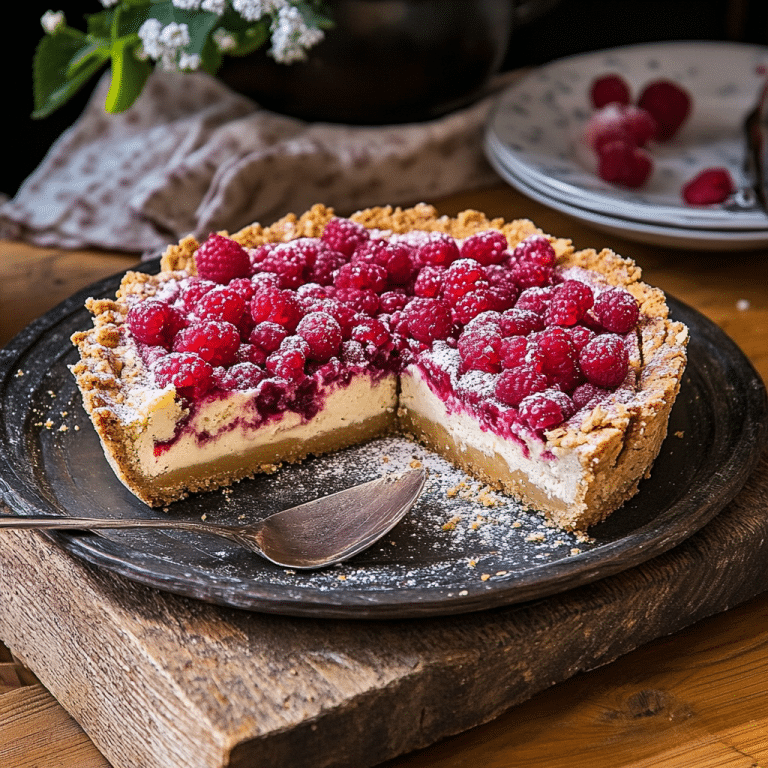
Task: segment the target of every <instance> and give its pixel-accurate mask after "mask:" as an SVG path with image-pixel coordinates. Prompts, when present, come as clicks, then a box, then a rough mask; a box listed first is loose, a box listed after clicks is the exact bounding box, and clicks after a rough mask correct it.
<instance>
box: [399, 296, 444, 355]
mask: <svg viewBox="0 0 768 768" xmlns="http://www.w3.org/2000/svg"><path fill="white" fill-rule="evenodd" d="M404 311H405V320H406V323H407V324H408V330H409V331H410V334H411V336H413V338H415V339H418V340H419V341H421V342H423V343H424V344H431V343H432V342H433V341H435V340H436V339H445V338H448V336H450V334H451V331H452V329H453V320H452V319H451V309H450V307H449V306H448V304H447V303H446V302H445V301H443V300H441V299H422V298H416V299H413V301H411V303H410V304H408V306H407V307H406V308H405V310H404Z"/></svg>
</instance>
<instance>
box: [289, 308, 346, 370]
mask: <svg viewBox="0 0 768 768" xmlns="http://www.w3.org/2000/svg"><path fill="white" fill-rule="evenodd" d="M296 333H297V334H298V335H299V336H301V337H302V338H303V339H304V340H305V341H306V342H307V344H309V359H310V360H316V361H317V362H321V363H325V362H327V361H328V360H330V359H331V358H332V357H334V355H337V354H338V353H339V347H340V346H341V342H342V333H341V326H340V325H339V323H338V321H337V320H336V319H334V317H333V316H332V315H329V314H328V313H327V312H310V313H309V314H308V315H304V317H303V318H302V319H301V321H300V322H299V324H298V325H297V326H296Z"/></svg>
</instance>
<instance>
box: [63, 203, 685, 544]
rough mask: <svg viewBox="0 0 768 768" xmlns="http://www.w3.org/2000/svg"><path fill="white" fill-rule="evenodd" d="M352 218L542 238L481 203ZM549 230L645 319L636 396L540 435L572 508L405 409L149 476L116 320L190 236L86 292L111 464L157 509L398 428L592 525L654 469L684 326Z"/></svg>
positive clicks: (88, 339)
mask: <svg viewBox="0 0 768 768" xmlns="http://www.w3.org/2000/svg"><path fill="white" fill-rule="evenodd" d="M333 216H334V212H333V210H332V209H331V208H328V207H325V206H322V205H315V206H313V207H312V208H311V209H310V210H309V211H307V212H306V213H304V214H302V215H300V216H296V215H293V214H290V215H288V216H285V217H283V218H282V219H280V220H279V221H277V222H275V223H274V224H272V225H271V226H268V227H263V226H261V225H259V224H253V225H250V226H248V227H245V228H244V229H242V230H240V231H238V232H235V233H234V234H232V235H229V233H228V232H221V233H220V234H224V235H228V236H230V237H232V239H234V240H235V241H237V242H239V243H240V244H241V245H243V246H245V247H249V248H251V247H256V246H258V245H261V244H263V243H267V242H284V241H289V240H293V239H296V238H299V237H317V236H319V235H320V234H322V232H323V230H324V228H325V225H326V224H327V223H328V221H329V220H330V219H331V218H332V217H333ZM350 218H351V219H352V220H354V221H356V222H359V223H361V224H363V225H364V226H366V227H368V228H369V229H373V230H381V231H386V232H391V233H406V232H409V231H412V230H425V231H440V232H445V233H448V234H450V235H452V236H453V237H455V238H457V239H459V238H465V237H468V236H469V235H472V234H474V233H477V232H480V231H483V230H486V229H497V230H499V231H501V232H503V233H504V234H505V236H506V237H507V240H508V242H509V244H510V247H514V246H515V245H516V244H517V243H518V242H520V241H521V240H523V239H524V238H525V237H528V236H529V235H532V234H544V233H542V232H541V230H539V229H538V228H537V227H536V226H535V225H534V224H533V223H532V222H531V221H529V220H527V219H518V220H514V221H510V222H505V221H504V220H502V219H488V218H487V217H486V216H485V214H483V213H481V212H479V211H474V210H468V211H464V212H462V213H460V214H459V215H458V216H456V217H447V216H439V215H438V214H437V211H436V210H435V208H433V207H432V206H429V205H425V204H420V205H417V206H415V207H413V208H407V209H400V208H392V207H377V208H370V209H367V210H363V211H359V212H358V213H355V214H353V215H352V216H350ZM547 237H549V239H550V241H551V242H552V245H553V247H554V249H555V252H556V253H557V256H558V267H562V268H565V269H568V268H574V269H584V270H589V271H590V272H592V273H593V274H595V275H598V276H599V279H600V280H601V281H603V282H605V283H607V284H609V285H615V286H620V287H623V288H625V289H626V290H628V291H629V292H630V293H632V295H633V296H634V297H635V298H636V299H637V301H638V303H639V305H640V312H641V318H642V322H641V324H640V325H639V328H638V346H637V354H636V355H635V356H634V358H633V360H632V361H631V366H632V368H633V370H634V380H635V391H634V393H633V396H632V397H631V398H629V399H628V401H627V402H608V403H607V404H604V405H599V406H597V407H595V408H594V409H592V410H591V411H589V412H587V413H586V415H584V413H580V414H579V416H578V419H577V420H575V421H574V419H571V420H569V421H568V422H566V423H565V424H563V425H561V426H560V427H558V428H556V429H553V430H550V431H549V432H547V433H546V434H545V439H546V443H545V447H546V450H547V451H549V452H550V453H551V454H552V455H554V456H559V455H564V454H565V453H568V454H575V455H577V456H578V459H579V464H580V467H581V480H580V483H579V489H578V494H577V499H576V500H575V501H574V502H573V503H569V504H567V505H566V504H563V503H562V502H559V501H558V500H555V499H553V498H552V497H550V496H548V495H547V494H546V493H545V492H542V490H541V489H540V488H537V487H536V485H535V484H532V483H531V482H530V481H529V480H528V478H526V477H525V476H523V475H520V474H519V473H515V472H510V471H509V468H508V467H507V466H506V464H504V463H503V462H500V461H499V460H498V457H494V456H489V455H487V454H485V453H482V452H481V451H478V450H476V449H473V448H471V447H469V448H467V446H466V445H459V444H458V443H457V441H455V440H454V439H452V438H451V436H450V435H449V434H448V432H447V431H446V429H445V427H444V426H443V425H441V424H439V423H436V422H433V421H429V420H425V419H424V418H422V417H421V416H420V415H419V414H417V413H414V412H411V411H409V410H407V409H400V411H399V413H398V414H397V417H395V415H394V411H393V410H391V411H390V412H387V413H384V414H382V415H381V417H380V418H378V419H369V420H368V421H366V422H364V423H363V424H359V425H356V426H355V427H354V428H351V429H349V430H348V431H346V430H345V431H342V432H340V433H339V434H337V435H335V436H328V435H325V436H322V437H320V438H318V440H317V441H315V442H304V443H302V444H300V445H297V444H296V443H295V442H291V441H290V440H289V441H287V442H284V444H282V445H276V446H274V451H273V452H271V453H270V454H269V455H267V454H266V453H264V452H263V451H262V450H261V449H260V450H259V451H254V452H252V453H251V454H249V455H242V456H239V457H237V458H236V459H227V460H222V461H218V462H215V463H214V464H213V465H210V466H209V465H204V466H200V467H198V468H196V469H195V470H185V471H184V472H182V473H175V474H174V473H170V474H169V475H168V476H166V477H164V478H162V479H160V478H149V477H145V476H144V475H143V474H142V473H141V471H140V470H138V468H137V465H136V462H135V461H134V457H133V455H132V446H133V444H134V440H135V438H136V434H137V430H141V429H142V428H143V426H144V425H146V423H147V420H148V419H149V418H150V415H151V413H152V412H153V409H154V408H156V407H158V402H157V401H156V400H155V401H152V402H147V401H146V396H145V395H144V396H143V397H144V399H143V400H142V399H141V398H140V399H138V400H137V396H136V392H137V391H146V389H147V388H146V387H140V386H137V385H140V384H142V383H145V384H146V382H147V377H148V376H149V374H148V372H147V371H146V369H145V367H144V365H143V363H142V362H141V360H140V359H139V358H138V356H137V355H135V354H134V353H133V351H132V349H131V347H130V344H128V343H126V340H125V338H124V335H123V334H122V333H121V326H122V324H123V322H124V320H125V316H126V314H127V305H128V301H127V297H130V296H131V295H133V294H140V295H142V296H150V295H153V294H154V293H155V292H157V291H158V290H159V289H160V288H161V287H162V285H163V283H164V281H166V280H171V279H176V278H178V277H180V276H186V275H194V274H196V266H195V261H194V253H195V251H196V249H197V248H198V246H199V243H198V241H197V240H196V239H195V238H193V237H187V238H185V239H183V240H182V241H181V242H180V243H178V244H177V245H172V246H170V247H169V248H168V249H167V250H166V251H165V253H164V255H163V257H162V259H161V272H160V274H159V275H153V276H151V275H146V274H144V273H138V272H128V273H127V274H126V275H125V277H124V279H123V280H122V282H121V285H120V288H119V290H118V292H117V295H116V298H115V300H106V299H101V300H94V299H89V300H88V302H87V308H88V310H89V311H90V312H91V313H92V315H93V327H92V328H90V329H88V330H86V331H83V332H80V333H76V334H74V335H73V337H72V341H73V343H74V344H75V345H76V346H77V347H78V349H79V352H80V358H81V359H80V362H79V363H77V364H76V365H74V366H73V367H72V372H73V373H74V375H75V378H76V381H77V385H78V387H79V388H80V390H81V392H82V396H83V403H84V407H85V409H86V411H87V413H88V414H89V416H90V418H91V420H92V422H93V425H94V427H95V429H96V432H97V433H98V435H99V438H100V439H101V442H102V445H103V447H104V451H105V454H106V456H107V459H108V460H109V462H110V465H111V466H112V468H113V469H114V471H115V473H116V474H117V476H118V477H119V478H120V480H121V481H122V482H123V483H124V484H125V485H126V486H127V487H128V488H129V489H130V490H131V491H132V492H133V493H134V494H135V495H136V496H138V497H139V498H140V499H142V500H143V501H145V502H146V503H148V504H150V505H153V506H159V505H164V504H167V503H169V502H171V501H173V500H175V499H178V498H181V497H183V496H184V495H186V494H187V493H189V492H192V491H198V490H212V489H215V488H220V487H223V486H227V485H229V484H231V483H232V482H235V481H237V480H240V479H242V478H244V477H249V476H252V475H254V474H256V473H258V472H264V471H274V469H275V468H276V467H277V466H278V465H279V464H280V463H282V462H284V461H298V460H301V459H303V458H305V457H306V456H307V455H309V454H313V453H314V454H316V453H325V452H329V451H333V450H337V449H339V448H341V447H345V446H348V445H351V444H353V443H356V442H361V441H363V440H367V439H370V438H372V437H375V436H376V435H378V434H382V433H384V432H391V431H393V430H394V429H397V430H398V431H400V432H403V433H405V434H408V435H411V436H413V437H414V438H415V439H417V440H419V441H421V442H423V443H425V444H426V445H428V446H429V447H430V448H432V449H434V450H436V451H438V452H439V453H441V454H443V455H445V456H446V457H447V458H449V459H450V460H451V461H453V462H454V463H455V464H456V465H458V466H460V467H462V468H463V469H464V470H466V471H467V472H469V473H471V474H473V475H474V476H476V477H478V478H479V479H482V480H483V481H485V482H487V483H489V484H491V485H492V486H494V487H496V488H499V489H501V490H503V491H505V492H506V493H509V494H511V495H513V496H516V497H519V498H521V499H522V500H523V501H524V502H526V503H528V504H531V505H532V506H534V507H535V508H536V509H539V510H540V511H542V512H544V513H546V514H547V515H548V516H549V517H550V518H551V519H552V521H553V522H554V523H555V524H556V525H558V526H559V527H562V528H564V529H569V530H585V529H586V528H588V527H590V526H591V525H594V524H595V523H597V522H599V521H600V520H603V519H604V518H605V517H606V516H607V515H608V514H610V513H611V512H612V511H613V510H615V509H617V508H618V507H619V506H621V504H623V503H624V502H625V501H626V500H627V499H629V498H631V497H632V496H633V495H634V494H635V493H636V491H637V488H638V483H639V481H640V480H641V479H642V478H643V477H645V476H647V475H648V474H649V472H650V467H651V465H652V463H653V461H654V459H655V458H656V456H657V454H658V452H659V449H660V447H661V443H662V442H663V440H664V438H665V436H666V432H667V423H668V420H669V413H670V410H671V408H672V405H673V403H674V401H675V398H676V396H677V393H678V391H679V387H680V382H681V379H682V374H683V371H684V368H685V363H686V345H687V342H688V332H687V329H686V327H685V326H684V325H682V324H681V323H679V322H675V321H672V320H670V318H669V313H668V307H667V304H666V301H665V298H664V294H663V293H662V291H660V290H659V289H656V288H652V287H651V286H648V285H647V284H645V283H644V282H642V279H641V277H642V275H641V270H640V268H639V267H638V266H637V265H636V264H635V263H634V262H633V261H631V260H629V259H626V258H623V257H620V256H618V255H617V254H615V253H614V252H612V251H610V250H607V249H604V250H602V251H599V252H598V251H595V250H593V249H586V250H580V251H576V250H574V248H573V246H572V243H571V242H570V241H569V240H567V239H562V238H554V237H551V236H549V235H548V236H547ZM155 397H158V398H159V397H165V398H171V400H173V402H172V403H165V404H164V405H165V406H166V407H170V408H171V410H173V409H175V416H176V417H177V418H179V419H180V418H183V416H184V412H183V406H182V405H181V404H180V402H179V401H178V398H176V399H174V398H173V392H168V391H167V390H166V391H164V394H163V393H162V392H161V393H160V394H158V391H157V389H156V388H155ZM126 412H130V413H131V414H132V416H131V418H126Z"/></svg>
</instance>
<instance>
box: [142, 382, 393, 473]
mask: <svg viewBox="0 0 768 768" xmlns="http://www.w3.org/2000/svg"><path fill="white" fill-rule="evenodd" d="M396 387H397V383H396V378H395V376H394V375H390V376H385V377H381V376H376V377H374V376H371V375H368V374H365V373H363V374H359V375H357V376H355V377H354V378H353V379H352V380H351V381H350V383H349V384H348V385H347V386H332V387H330V388H329V391H328V392H327V393H326V396H325V399H324V405H323V408H322V409H321V410H320V411H319V412H318V413H317V415H316V416H314V417H313V418H311V419H308V418H306V417H305V416H303V415H302V414H300V413H297V412H295V411H290V410H287V411H283V412H282V413H281V414H278V415H275V416H271V417H268V418H266V419H264V418H262V417H261V416H260V415H259V412H258V409H257V407H256V393H255V392H254V391H243V392H231V393H229V394H228V395H227V396H226V397H222V398H214V399H211V400H208V401H205V402H202V403H200V404H198V405H196V406H195V408H194V410H192V411H191V412H190V413H189V415H188V416H187V417H185V416H184V415H183V412H180V411H179V408H178V406H177V405H176V404H175V403H174V402H173V400H172V399H171V401H170V402H166V400H165V398H160V399H158V407H157V408H156V409H154V410H153V411H152V413H151V414H150V416H149V418H148V420H147V421H146V423H145V424H144V425H143V426H142V427H140V428H137V429H136V430H135V441H134V452H135V461H136V463H137V465H138V466H139V468H140V471H141V472H142V473H143V474H145V475H146V476H148V477H158V476H161V475H164V474H167V473H169V472H173V471H176V470H179V469H183V468H185V467H192V466H196V465H199V464H208V463H211V462H215V461H217V460H218V459H219V458H220V457H223V456H237V455H240V454H248V453H252V452H254V451H257V450H258V449H259V448H261V447H264V446H273V445H277V444H280V443H282V442H285V441H292V442H298V443H301V442H308V441H310V439H316V438H317V437H318V436H320V435H324V434H328V433H338V434H339V435H340V436H341V435H343V434H344V431H345V430H347V429H349V428H350V427H354V426H355V425H358V424H362V423H364V422H366V421H368V420H370V419H373V418H375V417H376V416H378V415H379V414H381V413H382V412H385V411H390V412H393V411H394V409H395V404H396V401H397V391H396ZM180 417H181V421H180V420H179V419H180Z"/></svg>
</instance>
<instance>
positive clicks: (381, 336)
mask: <svg viewBox="0 0 768 768" xmlns="http://www.w3.org/2000/svg"><path fill="white" fill-rule="evenodd" d="M352 341H356V342H358V343H359V344H362V345H363V347H364V348H367V349H369V350H371V351H375V350H377V349H382V348H383V347H384V346H385V345H386V344H387V342H388V341H389V331H388V330H387V327H386V326H385V325H384V323H382V322H381V320H377V319H376V318H375V317H364V316H363V317H359V318H358V319H357V321H356V322H355V325H354V326H353V328H352Z"/></svg>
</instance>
